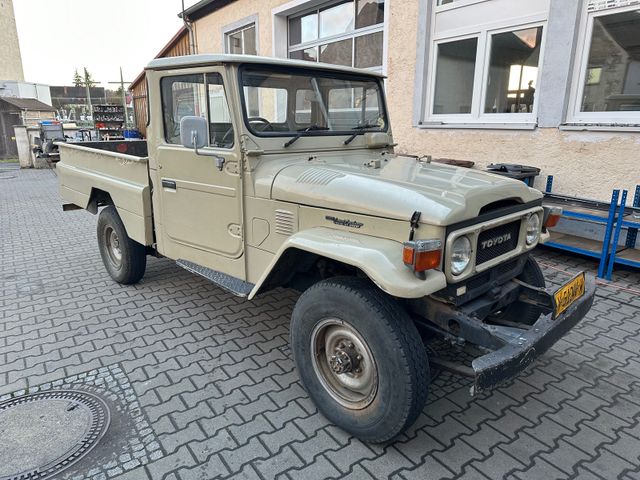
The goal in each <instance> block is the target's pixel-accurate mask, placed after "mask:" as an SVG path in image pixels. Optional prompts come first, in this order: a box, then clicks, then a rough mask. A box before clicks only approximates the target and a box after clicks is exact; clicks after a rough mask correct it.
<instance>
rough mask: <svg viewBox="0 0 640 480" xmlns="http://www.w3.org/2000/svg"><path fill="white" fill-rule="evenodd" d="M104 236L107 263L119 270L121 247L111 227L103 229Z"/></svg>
mask: <svg viewBox="0 0 640 480" xmlns="http://www.w3.org/2000/svg"><path fill="white" fill-rule="evenodd" d="M104 236H105V245H106V247H107V255H108V256H109V261H110V262H111V264H112V265H114V266H115V267H116V268H120V265H122V247H121V246H120V238H119V237H118V234H117V233H116V231H115V230H114V229H113V228H112V227H107V228H106V229H105V231H104Z"/></svg>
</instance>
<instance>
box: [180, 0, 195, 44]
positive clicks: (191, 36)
mask: <svg viewBox="0 0 640 480" xmlns="http://www.w3.org/2000/svg"><path fill="white" fill-rule="evenodd" d="M182 21H183V22H184V26H185V27H186V28H187V31H188V32H189V54H190V55H195V54H196V53H198V52H197V51H196V39H195V35H194V34H193V24H192V23H191V22H190V21H189V19H188V18H187V15H186V13H185V10H184V0H182Z"/></svg>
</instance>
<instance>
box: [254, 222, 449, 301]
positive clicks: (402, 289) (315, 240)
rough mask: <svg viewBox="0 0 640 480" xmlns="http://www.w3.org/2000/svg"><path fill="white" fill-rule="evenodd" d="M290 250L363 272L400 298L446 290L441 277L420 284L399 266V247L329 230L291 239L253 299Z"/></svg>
mask: <svg viewBox="0 0 640 480" xmlns="http://www.w3.org/2000/svg"><path fill="white" fill-rule="evenodd" d="M290 248H296V249H298V250H302V251H305V252H309V253H314V254H316V255H320V256H322V257H326V258H330V259H332V260H336V261H339V262H342V263H344V264H347V265H351V266H353V267H356V268H358V269H360V270H362V271H363V272H364V273H365V274H366V275H367V276H368V277H369V278H370V279H371V281H373V282H374V283H375V284H376V285H377V286H378V287H379V288H380V289H381V290H382V291H384V292H386V293H388V294H389V295H392V296H394V297H399V298H420V297H424V296H426V295H431V294H432V293H434V292H437V291H438V290H441V289H443V288H445V287H446V286H447V281H446V278H445V275H444V273H442V272H440V271H437V270H429V271H427V272H426V278H425V279H424V280H421V279H419V278H417V277H416V276H415V275H414V273H413V272H412V271H411V270H409V269H408V268H407V267H406V266H405V265H404V263H403V262H402V244H401V243H399V242H396V241H393V240H387V239H384V238H378V237H371V236H368V235H362V234H357V233H352V232H347V231H339V230H333V229H330V228H322V227H319V228H313V229H310V230H305V231H302V232H298V233H296V234H294V235H292V236H290V237H289V238H288V239H287V240H286V241H285V242H284V243H283V244H282V246H281V247H280V249H279V250H278V252H277V253H276V255H275V257H274V259H273V260H272V261H271V263H270V264H269V266H268V267H267V269H266V270H265V272H264V273H263V274H262V276H261V277H260V280H259V281H258V282H257V283H256V285H255V287H254V288H253V290H252V291H251V293H250V294H249V298H250V299H251V298H253V297H254V296H255V295H256V294H257V293H258V292H259V291H260V287H261V286H262V284H263V283H264V282H265V281H266V279H267V277H268V276H269V274H270V273H271V271H272V270H273V269H274V268H275V266H276V265H277V264H278V261H279V260H280V258H281V257H282V255H283V254H284V252H286V251H287V250H288V249H290Z"/></svg>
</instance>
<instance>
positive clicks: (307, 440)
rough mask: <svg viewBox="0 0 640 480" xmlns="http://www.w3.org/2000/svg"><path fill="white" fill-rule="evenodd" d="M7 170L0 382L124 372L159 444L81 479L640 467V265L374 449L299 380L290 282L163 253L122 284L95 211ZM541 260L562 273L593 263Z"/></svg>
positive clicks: (14, 386)
mask: <svg viewBox="0 0 640 480" xmlns="http://www.w3.org/2000/svg"><path fill="white" fill-rule="evenodd" d="M6 168H7V167H6V165H5V166H4V167H3V169H2V171H0V245H1V246H0V291H1V298H0V396H2V395H4V396H5V398H6V397H7V396H9V395H17V394H23V393H24V392H25V391H28V390H33V389H35V388H36V387H38V386H40V385H43V384H45V386H49V385H51V384H53V386H54V387H55V385H59V384H61V383H62V380H61V379H68V378H69V377H71V378H78V379H83V378H96V377H100V372H105V371H108V372H116V373H117V375H116V376H121V375H120V372H121V373H122V374H123V375H124V376H126V379H123V380H122V382H123V385H125V387H126V389H125V394H128V395H129V401H137V402H139V405H140V406H141V409H142V411H143V414H144V415H145V416H146V421H147V422H148V424H149V425H150V426H151V428H152V430H153V433H152V434H153V438H157V441H158V442H159V444H160V450H155V453H153V454H151V455H150V456H148V457H146V456H145V457H143V461H142V462H138V461H132V459H131V458H130V457H128V456H120V457H118V455H119V452H113V453H114V459H116V460H114V461H113V462H112V463H111V465H110V466H111V467H112V468H110V469H109V470H107V471H106V472H105V471H102V470H100V469H94V470H91V471H85V472H78V471H75V472H72V473H73V476H75V477H77V478H95V479H98V478H101V479H104V478H106V477H108V478H115V477H116V476H118V478H120V479H136V480H137V479H148V478H152V479H159V478H166V479H181V480H191V479H208V478H215V477H224V478H247V479H252V478H261V479H268V478H285V479H298V478H301V479H306V480H311V479H314V478H352V479H368V478H393V479H429V478H460V479H462V478H465V479H482V478H493V479H497V478H512V479H527V480H529V479H545V480H546V479H556V478H558V479H560V478H581V479H591V478H601V479H607V480H608V479H614V478H620V479H625V480H630V479H640V458H639V454H640V358H639V352H640V335H639V333H640V297H639V296H638V295H637V294H636V293H633V292H632V291H629V290H622V289H620V288H618V287H619V286H622V287H624V288H627V289H634V288H635V290H638V289H640V286H639V284H640V275H638V274H637V273H632V272H619V273H618V274H616V277H615V280H614V281H615V283H616V285H617V286H611V285H609V286H607V285H604V286H601V287H600V288H599V291H598V298H597V300H596V303H595V305H594V307H593V309H592V311H591V312H590V314H589V315H588V318H586V319H585V320H584V321H583V322H582V323H581V324H580V325H579V326H578V327H577V328H576V329H575V330H574V331H573V332H571V333H570V334H569V335H568V336H566V337H565V338H564V339H563V340H561V341H560V342H559V343H558V344H556V345H555V346H554V347H553V349H552V350H550V351H549V352H548V353H547V354H546V355H544V356H543V357H542V358H541V359H540V360H539V361H538V362H537V363H535V365H534V367H533V368H530V369H529V370H528V371H527V372H526V373H524V374H523V375H521V376H520V377H519V378H518V379H516V380H515V381H513V382H511V383H510V384H509V385H507V386H505V387H503V388H500V389H499V390H497V391H494V392H492V393H491V394H486V395H482V396H480V397H478V398H475V399H472V398H470V397H469V395H468V381H466V380H464V379H460V378H457V377H453V376H450V375H445V374H441V375H440V376H439V377H438V378H437V379H436V380H435V382H434V384H433V387H432V390H431V393H430V399H429V402H428V404H427V405H426V407H425V409H424V412H423V413H422V415H421V416H420V417H419V419H418V421H417V422H416V424H415V425H414V426H413V427H412V428H411V429H410V430H409V431H408V432H407V433H406V434H404V435H402V436H401V437H400V438H398V439H397V440H396V441H394V442H391V443H388V444H385V445H368V444H365V443H362V442H360V441H358V440H357V439H355V438H352V437H349V436H348V435H346V434H345V433H344V432H342V431H341V430H340V429H338V428H337V427H335V426H333V425H331V424H329V423H328V422H327V421H326V420H325V419H324V418H323V417H322V416H321V415H320V414H319V413H318V412H317V410H316V408H315V407H314V405H313V404H312V403H311V402H310V400H309V399H308V398H307V396H306V395H305V392H304V391H303V389H302V388H301V386H300V383H299V381H298V377H297V374H296V371H295V370H294V367H293V363H292V360H291V358H290V351H289V349H288V347H287V338H288V324H289V315H290V313H291V309H292V306H293V304H294V302H295V299H296V295H295V294H294V293H293V292H291V291H287V290H276V291H272V292H270V293H267V294H265V295H263V296H261V297H259V298H257V299H255V300H254V301H251V302H247V301H243V300H240V299H237V298H235V297H233V296H231V295H230V294H228V293H225V292H223V291H222V290H220V289H219V288H217V287H215V286H214V285H212V284H210V283H207V282H206V281H205V280H202V279H200V278H198V277H196V276H193V275H191V274H189V273H187V272H186V271H183V270H181V269H180V268H178V267H176V266H175V265H174V263H173V262H171V261H169V260H167V259H162V260H159V259H154V258H150V259H149V264H148V269H147V274H146V276H145V277H144V279H143V281H142V282H141V283H140V284H138V285H135V286H127V287H125V286H120V285H117V284H115V283H114V282H113V281H111V279H110V278H109V277H108V275H107V273H106V272H105V270H104V268H103V266H102V263H101V261H100V256H99V254H98V249H97V246H96V240H95V225H96V217H95V216H92V215H90V214H88V213H87V212H84V211H76V212H69V213H64V214H63V212H62V211H61V208H60V200H59V198H58V196H57V193H56V179H55V176H54V173H53V172H52V171H46V170H45V171H14V172H11V171H6ZM538 258H539V261H540V262H541V263H542V264H543V267H544V269H545V273H546V274H547V276H548V278H549V280H550V281H551V282H554V283H559V282H562V281H565V280H566V279H567V278H568V276H567V275H568V274H567V273H565V272H575V271H576V270H577V269H588V270H591V271H593V270H594V266H595V265H594V263H593V262H590V261H585V260H582V259H578V258H572V257H565V256H562V255H558V254H555V253H552V252H548V251H547V252H541V253H539V254H538ZM107 375H109V373H107ZM56 382H57V383H56ZM133 397H135V399H134V398H133ZM154 441H155V440H154ZM153 448H155V447H152V448H151V450H153ZM72 473H69V476H72ZM119 475H120V476H119Z"/></svg>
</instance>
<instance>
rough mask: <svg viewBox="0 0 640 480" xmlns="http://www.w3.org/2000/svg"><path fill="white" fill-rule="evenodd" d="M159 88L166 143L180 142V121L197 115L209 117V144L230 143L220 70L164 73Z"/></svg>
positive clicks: (227, 110)
mask: <svg viewBox="0 0 640 480" xmlns="http://www.w3.org/2000/svg"><path fill="white" fill-rule="evenodd" d="M160 89H161V93H162V116H163V120H164V132H165V140H166V141H167V143H171V144H176V145H179V144H180V121H181V120H182V119H183V118H184V117H187V116H196V117H203V118H208V119H209V140H210V145H211V146H214V147H222V148H231V147H232V146H233V141H234V133H233V125H232V123H231V113H230V111H229V105H228V104H227V99H226V96H225V92H224V86H223V83H222V77H221V76H220V74H218V73H209V74H207V75H206V77H205V75H204V74H196V75H177V76H172V77H164V78H163V79H162V80H161V81H160Z"/></svg>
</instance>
